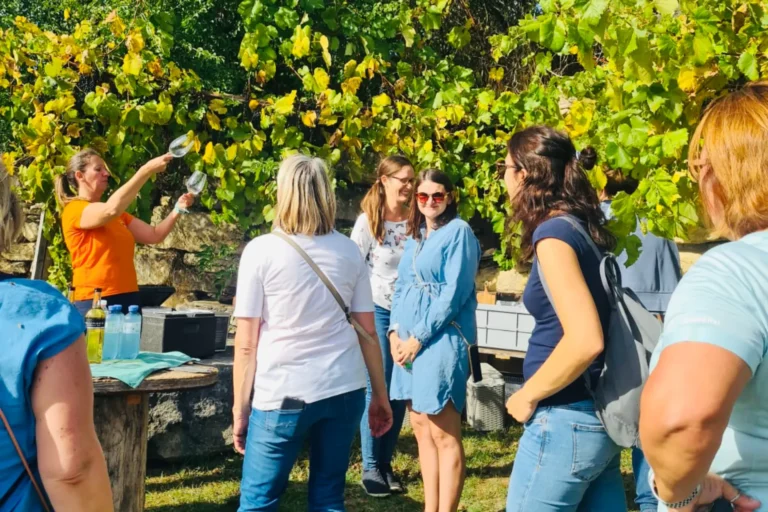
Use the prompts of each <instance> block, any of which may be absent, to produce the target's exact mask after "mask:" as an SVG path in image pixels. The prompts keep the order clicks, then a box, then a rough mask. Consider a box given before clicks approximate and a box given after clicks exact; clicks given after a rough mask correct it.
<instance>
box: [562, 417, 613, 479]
mask: <svg viewBox="0 0 768 512" xmlns="http://www.w3.org/2000/svg"><path fill="white" fill-rule="evenodd" d="M571 426H572V428H573V463H572V465H571V474H572V475H573V476H575V477H576V478H578V479H580V480H582V481H584V482H591V481H593V480H594V479H596V478H597V477H598V476H600V474H601V473H602V472H603V471H604V470H605V468H607V467H608V464H610V463H611V461H612V460H613V458H614V457H615V456H616V454H617V453H618V451H617V448H616V445H615V444H614V443H613V442H612V441H611V439H610V438H609V437H608V434H606V432H605V427H603V426H602V425H584V424H580V423H572V424H571Z"/></svg>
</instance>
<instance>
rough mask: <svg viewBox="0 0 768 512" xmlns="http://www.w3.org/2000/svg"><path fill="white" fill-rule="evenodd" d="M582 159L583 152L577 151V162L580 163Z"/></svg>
mask: <svg viewBox="0 0 768 512" xmlns="http://www.w3.org/2000/svg"><path fill="white" fill-rule="evenodd" d="M580 158H581V151H577V152H576V161H577V162H578V161H579V159H580Z"/></svg>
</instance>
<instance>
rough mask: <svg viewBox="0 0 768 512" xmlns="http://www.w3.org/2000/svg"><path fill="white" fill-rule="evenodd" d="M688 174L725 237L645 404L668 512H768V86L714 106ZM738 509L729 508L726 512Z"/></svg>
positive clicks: (658, 484)
mask: <svg viewBox="0 0 768 512" xmlns="http://www.w3.org/2000/svg"><path fill="white" fill-rule="evenodd" d="M688 165H689V168H690V171H691V174H692V175H693V176H694V177H695V178H697V180H698V183H699V190H700V192H701V198H702V202H703V205H704V208H705V210H706V214H707V217H708V218H709V220H710V221H711V224H712V226H713V227H714V230H715V233H716V234H718V235H720V236H724V237H726V238H728V239H729V240H731V241H730V242H729V243H726V244H724V245H720V246H718V247H716V248H715V249H712V250H710V251H709V252H707V253H706V254H705V255H704V256H702V257H701V259H700V260H699V261H698V262H696V264H695V265H694V266H693V267H692V268H691V270H689V271H688V273H687V274H686V275H685V276H684V277H683V280H682V281H681V283H680V285H679V286H678V287H677V289H676V290H675V292H674V294H673V295H672V299H671V301H670V304H669V308H668V310H667V316H666V323H665V325H664V333H663V334H662V337H661V340H660V341H659V344H658V346H657V347H656V351H655V353H654V355H653V358H652V360H651V366H652V370H651V375H650V378H649V379H648V382H647V383H646V385H645V389H644V391H643V397H642V401H641V404H640V440H641V442H642V446H643V451H644V452H645V455H646V457H647V459H648V462H649V463H650V466H651V472H650V474H649V483H650V485H651V488H652V489H653V490H654V492H655V493H656V494H657V496H658V498H659V510H662V511H663V510H675V511H684V512H688V511H691V510H700V509H701V510H710V509H709V508H706V507H707V506H708V505H709V504H711V503H713V502H715V503H716V506H715V508H714V510H721V509H720V508H717V506H718V505H720V504H722V505H723V507H724V509H725V510H731V509H733V510H737V511H742V512H743V511H752V510H763V508H761V502H762V504H764V505H765V504H768V364H765V358H766V353H768V231H766V230H768V82H759V83H753V84H748V85H746V86H744V87H743V88H742V89H740V90H737V91H735V92H732V93H730V94H728V95H726V96H724V97H722V98H720V99H718V100H716V101H715V102H713V103H712V105H711V106H710V107H709V108H708V109H707V111H706V112H705V114H704V116H703V118H702V120H701V123H699V126H698V128H697V129H696V132H695V133H694V135H693V139H692V140H691V145H690V152H689V155H688ZM728 502H730V503H728Z"/></svg>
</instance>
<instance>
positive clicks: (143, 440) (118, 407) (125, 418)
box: [93, 364, 219, 512]
mask: <svg viewBox="0 0 768 512" xmlns="http://www.w3.org/2000/svg"><path fill="white" fill-rule="evenodd" d="M218 373H219V372H218V370H217V369H216V368H213V367H211V366H203V365H199V364H189V365H184V366H181V367H179V368H174V369H172V370H163V371H160V372H157V373H154V374H152V375H150V376H149V377H147V378H146V379H144V381H143V382H142V383H141V385H139V387H138V388H136V389H133V388H131V387H129V386H126V385H125V384H123V383H122V382H120V381H119V380H116V379H105V378H98V379H93V391H94V395H95V397H94V411H93V419H94V423H95V425H96V434H97V435H98V437H99V441H100V442H101V447H102V449H103V450H104V456H105V458H106V460H107V470H108V471H109V481H110V484H111V486H112V500H113V502H114V504H115V512H142V511H143V510H144V479H145V478H146V474H147V431H148V430H149V393H163V392H170V391H182V390H185V389H195V388H201V387H205V386H210V385H213V384H215V383H216V381H217V380H218Z"/></svg>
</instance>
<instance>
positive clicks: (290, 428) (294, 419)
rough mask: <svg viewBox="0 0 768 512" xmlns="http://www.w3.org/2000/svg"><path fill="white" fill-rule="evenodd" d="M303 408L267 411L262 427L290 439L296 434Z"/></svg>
mask: <svg viewBox="0 0 768 512" xmlns="http://www.w3.org/2000/svg"><path fill="white" fill-rule="evenodd" d="M302 412H303V409H276V410H274V411H267V412H266V415H267V417H266V418H265V421H264V429H265V430H267V431H268V432H270V433H272V434H275V435H276V436H277V437H281V438H283V439H290V438H292V437H293V436H294V435H295V434H296V429H297V428H298V426H299V420H300V419H301V413H302Z"/></svg>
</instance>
